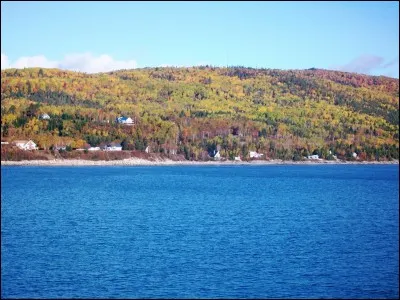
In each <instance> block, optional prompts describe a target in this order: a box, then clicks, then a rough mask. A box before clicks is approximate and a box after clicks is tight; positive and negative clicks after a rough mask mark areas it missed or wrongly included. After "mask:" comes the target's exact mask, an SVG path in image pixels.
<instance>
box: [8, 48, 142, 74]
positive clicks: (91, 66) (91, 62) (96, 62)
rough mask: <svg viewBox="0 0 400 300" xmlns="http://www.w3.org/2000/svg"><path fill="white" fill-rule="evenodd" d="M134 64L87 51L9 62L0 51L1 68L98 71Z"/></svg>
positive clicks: (127, 66)
mask: <svg viewBox="0 0 400 300" xmlns="http://www.w3.org/2000/svg"><path fill="white" fill-rule="evenodd" d="M136 66H137V63H136V61H135V60H127V61H123V60H114V59H113V58H112V57H111V56H110V55H107V54H102V55H100V56H97V57H96V56H93V55H92V54H91V53H89V52H87V53H74V54H68V55H66V56H65V57H64V59H63V60H61V61H51V60H48V59H47V58H46V57H45V56H44V55H38V56H30V57H20V58H18V59H17V60H16V61H15V62H11V61H10V60H9V59H8V57H7V55H5V54H4V53H1V69H7V68H32V67H42V68H60V69H65V70H72V71H80V72H86V73H98V72H109V71H114V70H120V69H134V68H136Z"/></svg>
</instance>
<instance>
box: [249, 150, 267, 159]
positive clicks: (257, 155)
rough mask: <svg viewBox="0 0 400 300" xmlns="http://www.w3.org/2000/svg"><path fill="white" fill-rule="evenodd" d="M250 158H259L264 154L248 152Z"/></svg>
mask: <svg viewBox="0 0 400 300" xmlns="http://www.w3.org/2000/svg"><path fill="white" fill-rule="evenodd" d="M249 154H250V158H261V157H262V156H263V155H264V154H262V153H257V152H256V151H250V152H249Z"/></svg>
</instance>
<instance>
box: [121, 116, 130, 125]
mask: <svg viewBox="0 0 400 300" xmlns="http://www.w3.org/2000/svg"><path fill="white" fill-rule="evenodd" d="M117 122H118V123H120V124H125V125H133V120H132V119H131V118H130V117H119V118H117Z"/></svg>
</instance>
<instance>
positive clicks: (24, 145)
mask: <svg viewBox="0 0 400 300" xmlns="http://www.w3.org/2000/svg"><path fill="white" fill-rule="evenodd" d="M14 145H15V146H17V147H18V148H20V149H22V150H37V149H38V147H37V145H36V144H35V143H34V142H33V141H32V140H29V141H26V140H20V141H14Z"/></svg>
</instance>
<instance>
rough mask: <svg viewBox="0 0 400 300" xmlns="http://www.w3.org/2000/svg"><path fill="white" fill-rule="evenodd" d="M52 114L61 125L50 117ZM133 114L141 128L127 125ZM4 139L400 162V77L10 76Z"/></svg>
mask: <svg viewBox="0 0 400 300" xmlns="http://www.w3.org/2000/svg"><path fill="white" fill-rule="evenodd" d="M42 113H47V114H48V115H49V116H50V117H51V119H50V120H41V119H40V118H39V116H40V115H41V114H42ZM119 116H127V117H131V118H132V119H134V121H135V125H134V126H126V125H121V124H117V123H116V122H115V119H116V118H117V117H119ZM1 138H2V140H7V141H12V140H16V139H24V138H26V139H32V140H34V141H35V142H36V143H37V144H38V145H39V147H40V148H42V149H50V148H51V147H52V146H54V145H57V144H58V145H59V144H65V145H70V146H71V148H81V147H83V146H84V145H85V144H90V145H91V146H97V145H99V144H101V143H109V142H113V141H115V142H121V143H122V145H123V147H124V148H123V149H126V150H139V151H143V150H144V149H145V148H146V147H147V146H150V149H151V151H152V152H153V153H164V154H166V155H175V153H176V154H178V155H182V156H184V157H185V158H186V159H191V160H206V159H208V156H209V154H212V153H213V152H214V150H220V153H221V155H222V156H224V157H227V158H231V159H232V158H233V157H235V156H238V155H241V156H242V157H244V158H245V157H248V152H249V151H258V152H261V153H264V154H265V157H267V158H280V159H284V160H292V159H293V160H300V159H302V158H303V157H304V156H306V155H310V154H318V155H319V156H320V157H322V158H326V159H332V155H331V154H330V152H329V151H331V153H332V154H336V155H337V156H338V157H339V158H342V159H348V160H350V159H352V153H353V152H356V153H357V154H358V157H359V159H361V160H391V159H398V158H399V142H398V138H399V80H398V79H393V78H388V77H382V76H379V77H376V76H367V75H360V74H353V73H345V72H338V71H328V70H320V69H309V70H289V71H282V70H271V69H252V68H245V67H229V68H214V67H210V66H202V67H193V68H171V67H168V68H145V69H134V70H121V71H116V72H109V73H99V74H84V73H78V72H71V71H63V70H58V69H39V68H30V69H23V70H21V69H18V70H17V69H7V70H3V71H1Z"/></svg>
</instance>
